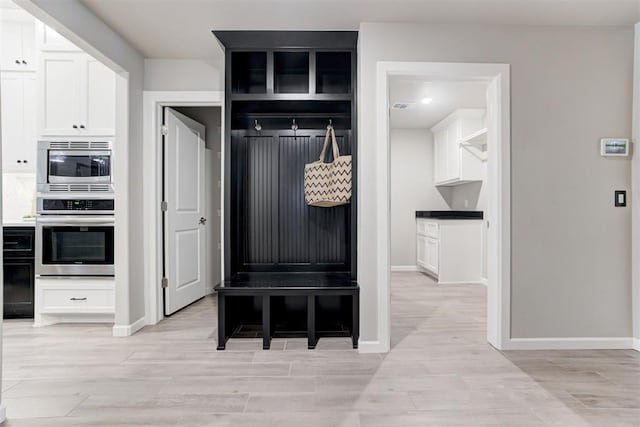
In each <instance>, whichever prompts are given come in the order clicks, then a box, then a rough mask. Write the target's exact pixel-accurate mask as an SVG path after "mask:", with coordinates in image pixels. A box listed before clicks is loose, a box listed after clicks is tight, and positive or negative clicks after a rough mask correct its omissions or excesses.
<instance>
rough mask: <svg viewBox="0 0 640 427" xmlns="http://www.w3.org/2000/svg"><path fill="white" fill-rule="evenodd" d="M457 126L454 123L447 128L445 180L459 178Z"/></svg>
mask: <svg viewBox="0 0 640 427" xmlns="http://www.w3.org/2000/svg"><path fill="white" fill-rule="evenodd" d="M459 126H460V125H459V123H458V122H454V123H452V124H451V125H450V126H449V127H448V128H447V178H446V179H447V180H451V179H455V178H459V177H460V144H459V136H458V135H459V132H458V129H459Z"/></svg>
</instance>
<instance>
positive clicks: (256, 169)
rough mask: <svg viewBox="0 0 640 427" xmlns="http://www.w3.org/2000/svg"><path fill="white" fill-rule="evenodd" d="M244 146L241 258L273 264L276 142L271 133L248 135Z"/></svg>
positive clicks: (276, 166) (275, 231) (275, 207)
mask: <svg viewBox="0 0 640 427" xmlns="http://www.w3.org/2000/svg"><path fill="white" fill-rule="evenodd" d="M245 147H246V148H245V149H246V158H245V170H244V180H245V185H244V188H243V193H244V194H243V196H244V206H243V207H242V215H243V217H244V246H245V248H244V261H245V263H248V264H273V263H275V262H277V253H275V252H274V250H273V249H274V240H277V239H278V229H277V227H274V226H273V225H274V223H273V218H275V217H277V194H278V189H277V186H278V182H277V180H276V179H274V173H273V170H274V168H275V169H276V170H277V168H278V157H277V144H274V143H273V138H272V137H270V136H248V137H245Z"/></svg>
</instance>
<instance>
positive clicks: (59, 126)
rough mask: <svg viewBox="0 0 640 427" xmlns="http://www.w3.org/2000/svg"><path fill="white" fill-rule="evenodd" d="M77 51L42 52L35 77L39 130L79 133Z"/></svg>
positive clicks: (42, 132) (43, 132)
mask: <svg viewBox="0 0 640 427" xmlns="http://www.w3.org/2000/svg"><path fill="white" fill-rule="evenodd" d="M82 56H83V54H81V53H65V54H59V53H58V54H43V55H42V59H41V61H40V70H39V72H40V73H41V76H40V78H39V90H38V92H39V94H40V102H39V104H40V114H39V134H40V135H43V136H75V135H80V125H81V120H80V111H79V107H80V88H81V86H82V83H81V80H82V77H83V76H82V73H81V67H82Z"/></svg>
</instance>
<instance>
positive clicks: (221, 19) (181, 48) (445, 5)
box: [81, 0, 640, 59]
mask: <svg viewBox="0 0 640 427" xmlns="http://www.w3.org/2000/svg"><path fill="white" fill-rule="evenodd" d="M81 1H82V3H84V4H85V5H87V6H88V7H89V8H90V9H91V10H93V11H94V13H96V15H98V16H99V17H101V18H102V19H103V20H104V21H105V22H107V24H109V25H110V26H111V27H113V28H114V29H115V30H116V31H118V32H119V33H120V34H121V35H123V36H124V37H125V38H127V39H128V40H129V41H130V42H131V43H132V44H133V45H134V46H135V47H136V48H137V49H138V50H139V51H140V52H142V53H143V54H144V55H145V56H146V57H148V58H194V59H195V58H211V57H213V56H215V55H216V54H219V49H218V47H217V46H216V43H215V41H214V40H213V36H212V35H211V30H212V29H216V30H232V29H237V30H294V29H295V30H331V29H334V30H336V29H339V30H356V29H358V27H359V24H360V23H361V22H410V23H454V22H455V23H478V24H523V25H630V24H633V23H635V22H637V21H639V20H640V0H385V1H381V0H109V1H105V0H81Z"/></svg>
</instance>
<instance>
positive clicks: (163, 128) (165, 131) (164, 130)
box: [160, 125, 169, 136]
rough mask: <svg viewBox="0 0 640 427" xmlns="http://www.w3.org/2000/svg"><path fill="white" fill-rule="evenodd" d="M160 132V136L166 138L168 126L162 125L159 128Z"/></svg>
mask: <svg viewBox="0 0 640 427" xmlns="http://www.w3.org/2000/svg"><path fill="white" fill-rule="evenodd" d="M160 132H161V133H162V136H167V135H168V134H169V126H167V125H162V126H161V127H160Z"/></svg>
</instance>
